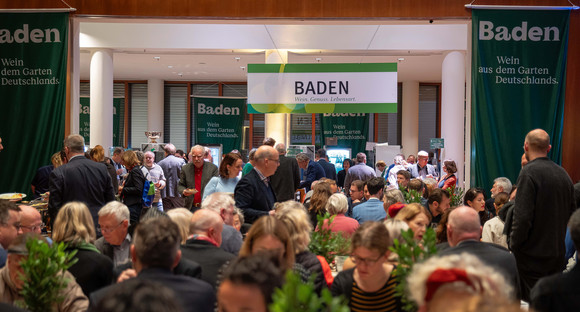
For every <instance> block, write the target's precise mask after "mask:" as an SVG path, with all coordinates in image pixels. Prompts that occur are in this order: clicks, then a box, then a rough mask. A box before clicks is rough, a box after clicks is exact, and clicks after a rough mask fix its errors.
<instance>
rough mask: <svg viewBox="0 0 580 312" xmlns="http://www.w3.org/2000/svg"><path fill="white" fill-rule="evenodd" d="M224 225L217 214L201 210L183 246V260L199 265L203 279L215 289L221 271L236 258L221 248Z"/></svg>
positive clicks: (193, 217) (195, 215)
mask: <svg viewBox="0 0 580 312" xmlns="http://www.w3.org/2000/svg"><path fill="white" fill-rule="evenodd" d="M212 195H213V194H212ZM208 198H209V196H208ZM206 200H207V198H206ZM223 225H224V224H223V219H222V218H221V217H220V215H219V214H218V213H217V212H215V211H212V210H210V209H199V210H197V211H196V212H194V213H193V216H192V217H191V224H190V227H189V234H190V235H191V236H190V238H189V239H188V240H187V241H186V242H185V244H184V245H182V246H181V254H182V255H183V258H185V259H188V260H191V261H194V262H196V263H199V265H201V279H202V280H204V281H206V282H208V283H210V284H211V285H212V286H214V287H215V286H216V284H217V277H218V273H219V271H220V269H221V268H222V267H223V265H224V264H226V263H227V262H229V261H230V260H232V259H234V258H235V257H236V256H235V255H233V254H231V253H229V252H227V251H224V250H223V249H221V248H220V245H221V243H222V228H223Z"/></svg>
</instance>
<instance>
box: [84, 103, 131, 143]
mask: <svg viewBox="0 0 580 312" xmlns="http://www.w3.org/2000/svg"><path fill="white" fill-rule="evenodd" d="M90 101H91V100H90V98H88V97H81V98H80V105H81V107H80V111H79V134H80V135H82V136H83V137H84V138H85V145H91V144H90V136H91V105H90ZM124 110H125V99H124V98H113V146H124V144H123V139H124V138H122V137H121V134H122V133H124V132H122V131H121V129H123V125H124V120H123V116H124V114H123V112H124ZM105 148H107V147H105Z"/></svg>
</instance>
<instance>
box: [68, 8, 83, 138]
mask: <svg viewBox="0 0 580 312" xmlns="http://www.w3.org/2000/svg"><path fill="white" fill-rule="evenodd" d="M70 32H71V40H72V44H71V45H70V47H71V53H70V54H71V58H72V59H71V65H72V75H71V83H70V106H71V107H70V133H71V134H72V133H79V127H80V125H79V122H80V121H79V118H80V110H81V109H80V106H81V103H80V89H81V48H80V44H79V42H80V32H81V27H80V22H79V20H78V19H76V18H74V19H73V21H72V27H71V29H70Z"/></svg>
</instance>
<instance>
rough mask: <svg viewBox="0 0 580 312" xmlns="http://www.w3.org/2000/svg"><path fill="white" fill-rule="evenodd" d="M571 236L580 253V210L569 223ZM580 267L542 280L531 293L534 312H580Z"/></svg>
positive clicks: (531, 304)
mask: <svg viewBox="0 0 580 312" xmlns="http://www.w3.org/2000/svg"><path fill="white" fill-rule="evenodd" d="M568 229H570V236H571V237H572V241H573V242H574V247H575V248H576V253H578V251H580V210H576V211H575V212H574V213H573V214H572V216H571V217H570V220H569V221H568ZM579 293H580V266H579V265H578V264H576V265H575V266H574V267H573V268H572V270H570V271H569V272H567V273H557V274H554V275H551V276H547V277H543V278H541V279H540V280H539V281H538V282H537V283H536V285H535V286H534V288H532V291H531V293H530V297H531V302H530V306H531V308H533V310H534V311H539V312H544V311H580V296H578V294H579Z"/></svg>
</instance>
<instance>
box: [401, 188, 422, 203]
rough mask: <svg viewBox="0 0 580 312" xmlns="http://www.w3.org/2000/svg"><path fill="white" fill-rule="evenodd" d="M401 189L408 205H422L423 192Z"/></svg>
mask: <svg viewBox="0 0 580 312" xmlns="http://www.w3.org/2000/svg"><path fill="white" fill-rule="evenodd" d="M399 189H400V190H401V192H403V195H404V196H405V201H406V202H407V204H410V203H419V204H420V203H421V198H423V194H421V192H419V191H417V190H412V189H408V190H407V189H406V188H404V187H402V186H401V187H399Z"/></svg>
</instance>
